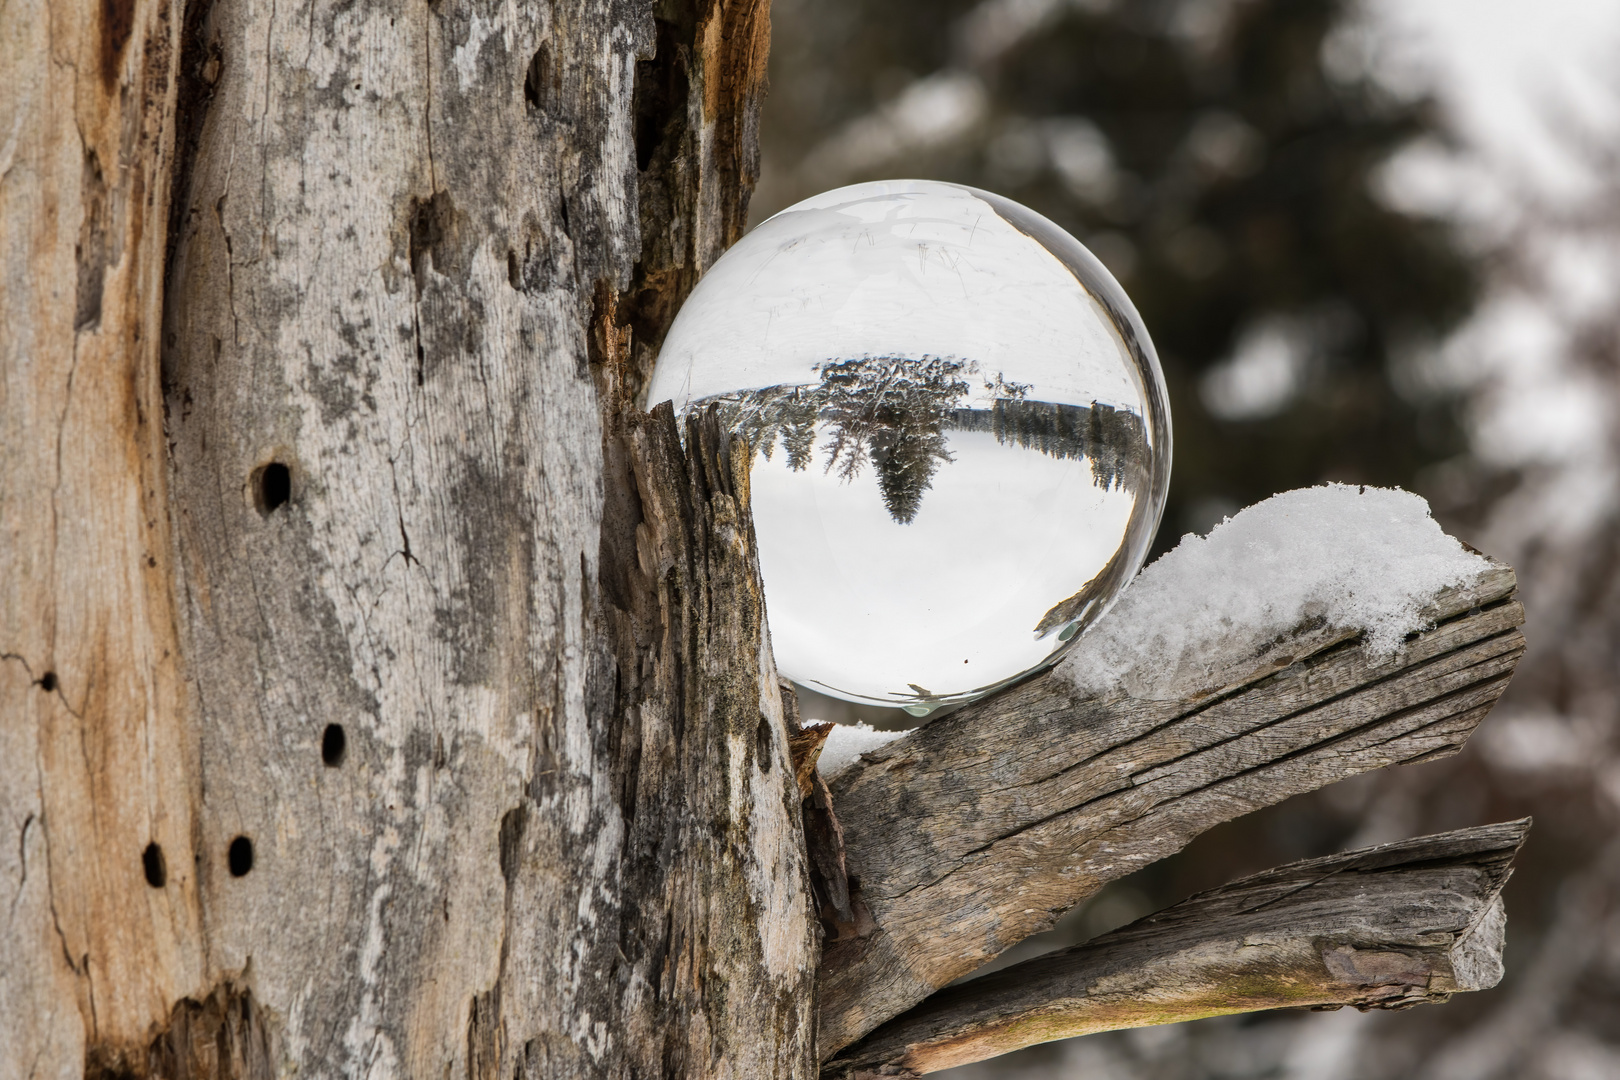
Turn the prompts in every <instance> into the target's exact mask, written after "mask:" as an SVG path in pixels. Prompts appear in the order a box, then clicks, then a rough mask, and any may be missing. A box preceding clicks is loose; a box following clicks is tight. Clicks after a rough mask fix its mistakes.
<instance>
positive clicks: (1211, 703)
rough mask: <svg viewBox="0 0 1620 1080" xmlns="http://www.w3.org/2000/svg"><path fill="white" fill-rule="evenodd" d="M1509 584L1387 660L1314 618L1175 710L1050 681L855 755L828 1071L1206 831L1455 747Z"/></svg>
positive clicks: (1492, 575) (1465, 730) (1515, 640)
mask: <svg viewBox="0 0 1620 1080" xmlns="http://www.w3.org/2000/svg"><path fill="white" fill-rule="evenodd" d="M1514 584H1515V583H1514V577H1513V572H1512V571H1511V570H1510V569H1508V568H1507V567H1505V566H1493V567H1492V568H1491V569H1490V570H1488V571H1487V572H1486V573H1485V574H1484V575H1483V576H1482V577H1481V578H1480V579H1479V580H1478V581H1477V582H1476V583H1475V584H1473V585H1472V586H1469V587H1467V588H1461V589H1449V590H1446V591H1445V592H1443V593H1442V594H1440V595H1439V596H1436V597H1435V598H1434V599H1433V601H1432V602H1431V603H1430V605H1429V609H1428V615H1429V616H1430V617H1431V618H1432V619H1433V621H1434V623H1435V626H1434V629H1432V630H1429V631H1426V632H1424V633H1422V634H1418V635H1416V636H1415V637H1414V638H1412V639H1411V640H1409V641H1408V642H1407V643H1406V645H1405V646H1404V648H1403V649H1402V650H1401V651H1400V652H1399V653H1398V654H1397V655H1396V656H1394V657H1392V658H1388V659H1384V660H1375V659H1374V658H1373V657H1372V656H1371V655H1369V653H1368V652H1367V650H1366V649H1365V648H1364V647H1363V645H1362V644H1361V643H1360V642H1359V641H1358V640H1355V639H1354V638H1353V635H1351V634H1349V633H1346V632H1343V631H1336V630H1334V629H1333V628H1331V627H1324V626H1320V625H1318V626H1305V627H1301V628H1300V629H1299V630H1297V631H1296V632H1295V633H1293V634H1290V635H1285V636H1284V637H1283V638H1282V639H1279V640H1278V641H1276V642H1275V643H1273V644H1272V645H1271V646H1270V647H1268V648H1267V649H1265V650H1263V651H1262V653H1261V654H1260V655H1257V656H1254V657H1252V658H1251V660H1250V661H1248V662H1247V663H1245V664H1242V665H1239V666H1238V667H1237V668H1235V669H1234V670H1231V671H1229V672H1227V673H1226V676H1225V678H1223V679H1222V685H1221V686H1218V687H1212V688H1209V689H1207V690H1205V691H1203V692H1200V693H1198V694H1196V695H1194V696H1192V697H1190V698H1183V699H1179V700H1172V701H1151V700H1141V699H1133V698H1127V697H1125V696H1123V695H1122V694H1120V695H1115V696H1112V697H1105V698H1097V697H1085V696H1082V695H1081V694H1080V693H1079V692H1078V691H1077V690H1075V688H1074V687H1073V685H1072V684H1071V683H1069V682H1068V681H1067V680H1066V679H1065V678H1064V677H1063V676H1062V675H1061V674H1059V673H1056V672H1052V673H1047V674H1045V675H1041V676H1037V677H1035V678H1032V679H1029V680H1027V681H1026V682H1024V683H1022V684H1020V685H1018V686H1015V687H1013V688H1011V689H1009V690H1007V691H1004V692H1002V693H1000V694H997V695H995V696H994V697H991V698H988V699H986V700H984V701H981V702H978V703H976V704H974V705H972V706H969V707H968V708H966V709H963V710H962V711H960V712H958V713H956V714H954V715H952V716H949V717H945V718H943V719H941V720H939V721H936V722H935V723H932V724H929V725H928V726H926V727H924V728H922V729H921V730H919V731H917V732H916V733H914V734H912V735H910V736H908V737H906V738H904V739H900V740H898V741H896V742H894V743H891V744H889V745H888V746H886V747H884V748H882V749H881V750H878V751H873V752H871V753H868V754H867V755H865V758H864V759H863V761H862V762H860V763H857V764H856V765H855V766H852V767H851V768H850V769H848V770H847V771H845V772H844V773H842V774H841V775H840V776H839V777H838V778H837V779H836V780H835V781H834V782H833V784H832V795H833V800H834V805H835V807H836V810H837V813H838V817H839V819H840V820H841V822H842V824H843V829H844V839H845V842H846V857H847V865H848V868H849V873H850V875H851V877H852V879H853V880H854V881H856V882H857V883H858V886H859V891H858V900H859V902H860V903H862V904H863V905H864V910H865V911H867V912H869V913H870V916H871V919H872V920H874V921H875V924H876V929H875V930H873V931H871V932H870V933H867V934H865V935H864V936H856V937H851V938H847V939H843V940H838V941H836V942H833V943H832V944H831V945H830V946H829V947H828V949H827V951H826V953H825V955H824V957H823V963H822V970H821V975H820V982H819V994H820V1009H821V1026H820V1035H819V1051H820V1054H821V1056H822V1058H823V1059H824V1060H825V1059H827V1058H829V1057H831V1056H832V1055H833V1054H834V1053H836V1052H837V1051H839V1050H841V1049H842V1048H843V1047H845V1046H847V1045H849V1044H851V1043H853V1042H854V1041H855V1040H857V1039H859V1038H860V1037H862V1036H863V1035H865V1034H866V1033H867V1032H869V1031H872V1030H873V1029H874V1028H876V1027H877V1026H878V1025H879V1024H881V1023H883V1022H884V1021H886V1020H888V1019H889V1018H891V1017H894V1016H897V1015H898V1014H900V1013H901V1012H903V1011H905V1010H906V1009H909V1008H911V1007H912V1006H913V1005H916V1004H917V1003H918V1002H920V1001H922V1000H923V999H924V998H926V997H928V996H929V995H931V994H933V993H934V992H935V991H936V990H939V989H940V988H941V987H943V986H945V985H946V984H947V983H950V982H952V981H953V980H955V979H958V978H960V977H961V976H963V975H966V974H968V973H970V972H972V971H973V970H974V969H975V968H977V967H979V966H980V965H982V964H984V963H985V962H987V961H989V960H990V959H992V958H994V957H995V956H996V955H997V954H999V953H1000V952H1002V951H1003V950H1004V949H1006V948H1008V947H1009V946H1011V945H1013V944H1015V943H1016V942H1018V941H1020V940H1022V939H1023V938H1025V937H1027V936H1029V935H1030V934H1032V933H1036V932H1038V931H1041V930H1044V929H1046V928H1047V927H1048V926H1050V925H1051V924H1052V922H1053V921H1054V920H1055V919H1056V918H1057V917H1058V916H1059V915H1061V914H1062V913H1063V912H1064V911H1067V910H1068V909H1070V908H1072V907H1073V906H1074V905H1076V904H1078V903H1079V902H1081V901H1082V900H1084V899H1086V897H1088V896H1090V895H1092V894H1093V893H1094V892H1096V890H1097V889H1099V888H1101V887H1102V886H1103V885H1104V884H1105V883H1107V882H1109V881H1112V880H1114V879H1116V878H1119V877H1123V876H1124V875H1126V874H1128V873H1130V872H1132V871H1134V870H1136V869H1138V868H1140V867H1142V866H1145V865H1147V864H1148V863H1151V862H1154V861H1156V860H1158V859H1161V858H1163V857H1165V856H1166V855H1169V854H1172V853H1173V852H1175V851H1177V850H1179V849H1180V848H1182V847H1183V846H1184V845H1185V844H1186V843H1187V842H1188V841H1190V840H1191V839H1193V838H1194V837H1196V836H1197V835H1198V834H1200V833H1202V832H1203V831H1204V830H1206V829H1208V828H1210V827H1211V826H1213V825H1215V824H1217V823H1219V822H1222V821H1226V820H1229V819H1231V818H1234V817H1237V816H1238V815H1240V814H1244V813H1248V812H1249V811H1251V810H1255V809H1258V808H1260V807H1263V806H1268V805H1271V804H1273V803H1277V802H1280V801H1281V800H1283V799H1285V798H1287V797H1288V796H1290V795H1295V794H1298V793H1300V792H1304V791H1310V790H1313V789H1315V788H1319V787H1322V786H1324V785H1326V784H1330V783H1333V782H1334V781H1337V780H1342V779H1344V778H1346V777H1348V776H1353V775H1355V774H1357V773H1361V772H1365V771H1367V770H1370V769H1377V768H1382V767H1385V766H1389V765H1399V764H1403V763H1407V762H1415V761H1423V760H1427V759H1430V758H1435V757H1442V756H1445V755H1448V754H1452V753H1455V752H1456V751H1458V750H1459V749H1461V747H1462V745H1463V743H1464V741H1465V740H1466V739H1467V738H1468V736H1469V734H1470V733H1471V732H1472V731H1473V729H1474V727H1475V726H1476V725H1477V724H1478V723H1479V721H1480V720H1481V719H1482V718H1483V717H1484V715H1485V714H1486V712H1487V711H1489V709H1490V707H1491V705H1492V704H1494V703H1495V701H1496V699H1497V698H1498V697H1499V696H1500V695H1501V693H1502V691H1503V690H1504V689H1505V688H1506V686H1507V681H1508V678H1509V677H1510V675H1511V674H1512V671H1513V667H1514V665H1515V664H1516V663H1517V662H1518V658H1519V656H1520V654H1521V653H1522V652H1523V648H1524V639H1523V637H1522V635H1521V634H1520V633H1519V632H1518V630H1517V629H1516V627H1517V626H1518V625H1519V624H1520V623H1521V622H1522V621H1523V611H1522V609H1521V608H1520V606H1519V604H1518V603H1517V602H1516V601H1514V600H1513V599H1512V594H1513V591H1514Z"/></svg>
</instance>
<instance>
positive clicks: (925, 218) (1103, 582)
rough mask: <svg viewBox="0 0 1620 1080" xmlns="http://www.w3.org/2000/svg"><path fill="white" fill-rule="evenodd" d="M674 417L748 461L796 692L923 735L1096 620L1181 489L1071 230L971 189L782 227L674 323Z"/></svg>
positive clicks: (1150, 388)
mask: <svg viewBox="0 0 1620 1080" xmlns="http://www.w3.org/2000/svg"><path fill="white" fill-rule="evenodd" d="M664 399H673V401H674V403H675V406H676V408H677V410H679V411H681V412H685V411H687V410H689V409H692V408H707V407H712V408H715V409H717V410H718V411H719V413H720V416H721V419H722V423H723V424H724V426H725V427H727V428H728V429H729V430H731V431H733V432H735V433H736V434H738V435H740V436H741V437H742V438H743V439H745V440H746V442H747V444H748V446H749V448H750V450H751V451H752V458H753V470H752V483H751V487H752V501H753V513H754V522H755V529H756V533H757V536H758V540H759V550H760V562H761V571H762V575H763V578H764V584H765V594H766V607H767V615H768V618H769V622H770V630H771V637H772V644H773V649H774V652H775V655H776V659H777V664H778V667H779V669H780V670H781V672H782V674H784V675H786V676H788V677H789V678H791V679H793V680H794V681H796V682H799V683H802V684H805V685H808V686H811V687H814V688H816V689H819V690H822V691H824V692H826V693H829V694H832V695H834V696H838V697H843V698H846V699H849V700H854V701H865V702H869V703H872V704H880V705H889V706H894V705H898V706H901V707H904V708H907V709H908V711H911V712H913V713H914V714H919V715H920V714H923V713H926V712H928V711H930V710H931V709H932V708H934V707H937V706H938V705H941V704H945V703H949V702H955V701H962V700H968V699H971V698H973V697H975V696H978V695H980V694H982V693H985V692H988V691H989V690H991V689H994V688H995V687H997V686H999V685H1003V684H1005V683H1006V682H1007V681H1008V680H1009V679H1012V678H1016V677H1018V676H1020V675H1022V674H1024V673H1026V672H1028V671H1030V670H1032V669H1034V668H1037V667H1040V666H1042V665H1044V664H1045V663H1048V662H1050V661H1051V660H1052V659H1053V658H1054V657H1055V656H1056V655H1057V653H1058V652H1060V651H1061V650H1062V649H1063V648H1064V647H1065V644H1066V643H1067V642H1069V641H1071V640H1073V638H1074V637H1075V635H1076V634H1077V633H1078V632H1079V631H1081V630H1082V629H1083V628H1084V627H1085V626H1087V625H1089V624H1090V622H1092V621H1093V620H1095V619H1096V618H1097V617H1098V616H1100V615H1101V614H1102V612H1103V611H1104V610H1106V609H1107V607H1108V605H1109V604H1110V603H1111V602H1112V600H1113V598H1114V596H1115V595H1116V594H1117V593H1118V590H1119V589H1120V588H1121V587H1122V586H1123V584H1124V582H1125V581H1127V580H1129V578H1130V576H1131V575H1133V574H1134V573H1135V571H1136V570H1137V569H1138V568H1139V567H1140V565H1141V561H1142V559H1143V557H1144V556H1145V554H1146V551H1147V547H1148V544H1149V543H1150V542H1151V539H1152V534H1153V530H1154V528H1155V527H1156V525H1157V522H1158V516H1159V512H1160V509H1161V508H1162V505H1163V498H1164V492H1165V487H1166V484H1167V482H1168V476H1169V416H1168V407H1167V405H1166V403H1165V393H1164V387H1163V378H1162V375H1161V374H1160V373H1159V369H1158V362H1157V360H1156V359H1155V358H1154V355H1153V352H1152V346H1151V344H1150V343H1149V341H1148V338H1147V334H1146V332H1145V330H1144V329H1143V328H1142V326H1141V324H1140V320H1139V319H1138V318H1137V316H1136V314H1135V311H1134V309H1133V308H1132V307H1131V306H1130V302H1129V301H1128V300H1127V299H1126V298H1125V297H1124V294H1123V293H1122V292H1121V291H1120V289H1119V286H1118V285H1117V284H1116V283H1115V282H1114V281H1113V279H1112V278H1111V277H1110V276H1109V275H1108V273H1107V271H1106V270H1104V269H1103V268H1102V267H1101V265H1100V264H1098V263H1097V262H1096V260H1095V259H1092V258H1091V256H1090V254H1089V253H1088V252H1086V251H1085V249H1084V248H1083V247H1081V245H1080V244H1079V243H1078V242H1076V241H1075V240H1074V239H1073V238H1071V237H1069V236H1068V235H1067V234H1065V233H1063V232H1062V231H1061V230H1058V229H1057V228H1056V227H1055V226H1053V225H1051V223H1050V222H1047V221H1045V220H1044V219H1042V218H1039V217H1038V216H1037V215H1035V214H1033V213H1032V212H1030V211H1028V210H1026V209H1024V208H1023V207H1019V206H1016V204H1011V203H1008V202H1007V201H1006V200H1003V199H999V198H997V197H996V196H993V195H989V194H988V193H985V192H979V191H975V190H973V189H969V188H964V187H960V186H957V185H951V184H941V183H925V182H916V181H896V182H886V183H877V184H863V185H858V186H856V187H853V188H845V189H840V190H838V191H834V192H829V193H827V194H825V195H822V196H818V197H816V198H814V199H810V200H807V201H806V202H804V203H801V204H799V205H798V206H795V207H792V208H789V209H788V210H786V211H784V212H782V213H781V214H778V215H777V216H776V217H774V218H771V219H770V220H769V221H766V222H764V223H762V224H761V225H760V226H759V227H758V228H757V229H756V230H754V232H752V233H750V234H749V235H748V236H747V237H745V238H744V239H743V241H741V242H740V243H739V244H737V245H736V246H735V247H734V248H733V249H732V250H731V251H730V252H728V253H727V254H726V256H725V257H724V258H722V259H721V260H720V261H719V262H717V263H716V265H715V266H714V267H713V268H712V269H711V270H710V272H709V274H708V275H706V276H705V278H704V279H703V281H702V282H700V283H699V285H698V287H697V289H696V290H695V291H694V292H693V294H692V296H691V298H690V299H689V300H688V301H687V304H686V306H685V307H684V308H683V309H682V311H681V313H680V315H679V316H678V318H677V319H676V322H675V324H674V326H673V327H672V329H671V331H670V333H669V336H668V338H667V339H666V341H665V344H664V348H663V351H662V354H661V355H660V358H659V361H658V364H657V367H656V369H655V371H654V375H653V380H652V385H651V390H650V393H649V402H654V403H655V402H658V401H661V400H664Z"/></svg>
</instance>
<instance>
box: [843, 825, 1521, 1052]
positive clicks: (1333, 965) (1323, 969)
mask: <svg viewBox="0 0 1620 1080" xmlns="http://www.w3.org/2000/svg"><path fill="white" fill-rule="evenodd" d="M1528 828H1529V822H1528V821H1512V822H1505V823H1503V824H1500V825H1486V826H1482V827H1479V828H1473V829H1463V830H1460V831H1457V832H1451V833H1443V834H1440V835H1438V836H1427V837H1422V838H1420V839H1415V840H1402V841H1400V842H1399V843H1394V844H1385V845H1382V846H1380V847H1373V848H1365V849H1362V850H1360V851H1352V852H1347V853H1345V854H1342V855H1333V856H1330V857H1328V858H1325V859H1311V860H1308V861H1306V862H1298V863H1293V864H1292V865H1289V866H1283V867H1279V868H1277V869H1275V870H1268V871H1266V872H1264V873H1261V874H1255V875H1254V876H1252V877H1247V878H1243V879H1242V880H1240V881H1234V882H1232V883H1231V884H1230V885H1226V886H1224V887H1222V888H1219V889H1215V890H1213V891H1211V892H1207V893H1204V894H1202V895H1199V896H1194V897H1192V898H1191V899H1189V900H1186V901H1183V902H1182V903H1180V904H1177V905H1176V906H1174V907H1171V908H1168V909H1166V910H1164V911H1161V912H1159V913H1158V914H1156V915H1149V916H1148V917H1147V918H1145V919H1141V920H1138V921H1137V922H1135V923H1132V924H1131V925H1129V926H1127V927H1124V928H1122V929H1120V930H1116V931H1114V932H1113V933H1110V934H1104V935H1103V936H1101V937H1099V938H1096V939H1094V940H1092V941H1088V942H1086V943H1085V944H1083V945H1078V946H1075V947H1074V948H1070V949H1063V950H1060V951H1058V952H1055V953H1050V954H1048V955H1046V956H1041V957H1037V958H1036V959H1034V960H1029V961H1026V962H1024V963H1021V964H1015V965H1014V966H1012V967H1010V968H1006V969H1003V970H1002V971H998V972H996V973H995V974H993V975H988V976H985V977H984V978H982V979H974V980H971V981H969V982H966V983H963V984H960V985H958V986H955V987H952V988H951V989H949V990H945V991H942V992H940V993H938V994H936V995H934V996H933V997H930V998H929V999H928V1000H926V1001H925V1002H923V1003H922V1004H921V1005H919V1006H917V1007H916V1008H915V1009H912V1010H911V1011H910V1012H907V1013H905V1014H903V1015H901V1016H899V1017H897V1018H896V1019H894V1020H891V1021H889V1022H888V1023H886V1024H884V1025H883V1026H881V1027H879V1028H878V1029H877V1030H876V1031H874V1032H873V1033H872V1034H871V1035H869V1036H867V1037H866V1038H865V1039H863V1040H862V1041H861V1042H859V1043H858V1044H856V1045H855V1046H852V1047H850V1048H849V1049H848V1050H846V1051H845V1052H843V1053H842V1054H840V1055H839V1056H838V1057H837V1058H836V1059H835V1060H833V1061H831V1062H828V1063H827V1065H826V1067H825V1068H824V1069H823V1071H822V1076H823V1078H825V1080H834V1078H837V1080H854V1078H858V1077H862V1076H879V1075H882V1076H896V1075H898V1076H907V1075H912V1076H915V1075H922V1074H924V1073H931V1072H937V1071H939V1070H941V1069H948V1068H951V1067H953V1066H956V1065H965V1064H968V1063H970V1062H974V1061H980V1060H983V1059H984V1058H988V1057H993V1056H995V1055H997V1054H1005V1053H1007V1052H1009V1051H1012V1050H1017V1049H1019V1048H1021V1047H1024V1046H1029V1045H1032V1044H1034V1043H1038V1042H1047V1041H1050V1040H1052V1039H1064V1038H1069V1037H1072V1036H1075V1035H1089V1034H1092V1033H1093V1032H1098V1031H1109V1030H1113V1029H1116V1028H1129V1027H1145V1026H1147V1025H1150V1024H1167V1023H1173V1022H1175V1021H1178V1020H1194V1019H1198V1018H1200V1017H1205V1016H1218V1015H1221V1014H1225V1013H1236V1012H1249V1011H1253V1010H1256V1009H1276V1008H1305V1007H1310V1008H1338V1007H1341V1006H1344V1005H1354V1006H1357V1007H1359V1008H1380V1009H1398V1008H1405V1007H1407V1006H1410V1005H1416V1004H1421V1003H1423V1002H1426V1001H1444V1000H1446V998H1447V997H1449V996H1450V995H1451V994H1452V993H1453V992H1455V991H1460V990H1482V989H1486V988H1488V987H1491V986H1494V985H1495V984H1496V982H1497V980H1498V979H1499V978H1500V977H1501V975H1502V964H1501V952H1502V929H1503V911H1502V901H1501V891H1502V886H1503V885H1504V884H1506V882H1507V878H1508V874H1509V872H1510V870H1511V866H1512V862H1513V856H1514V854H1515V853H1516V852H1517V851H1518V849H1519V846H1520V845H1521V844H1522V843H1523V842H1524V836H1525V833H1526V831H1527V830H1528Z"/></svg>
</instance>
